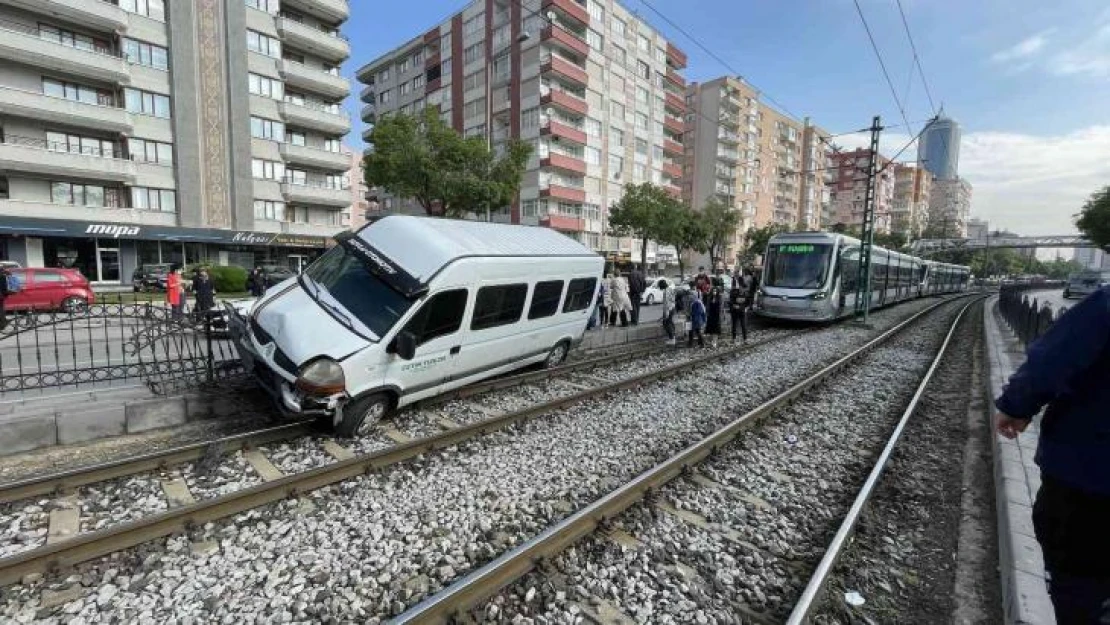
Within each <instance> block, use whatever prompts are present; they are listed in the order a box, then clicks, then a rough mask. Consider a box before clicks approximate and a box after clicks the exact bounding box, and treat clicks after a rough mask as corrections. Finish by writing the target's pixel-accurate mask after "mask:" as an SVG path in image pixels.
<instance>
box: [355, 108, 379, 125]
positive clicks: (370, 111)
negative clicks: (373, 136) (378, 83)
mask: <svg viewBox="0 0 1110 625" xmlns="http://www.w3.org/2000/svg"><path fill="white" fill-rule="evenodd" d="M359 119H361V120H362V121H364V122H366V123H367V124H374V123H377V121H378V108H377V107H376V106H375V105H373V104H367V105H365V106H363V107H362V110H361V111H359Z"/></svg>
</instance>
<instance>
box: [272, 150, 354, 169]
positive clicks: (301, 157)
mask: <svg viewBox="0 0 1110 625" xmlns="http://www.w3.org/2000/svg"><path fill="white" fill-rule="evenodd" d="M278 149H279V151H280V153H281V158H283V159H284V160H285V162H286V163H291V164H294V165H307V166H309V167H316V168H319V169H324V170H327V171H333V172H344V171H347V170H348V169H350V168H351V157H350V156H348V155H347V154H343V153H342V152H331V151H329V150H321V149H320V148H310V147H308V146H304V145H293V144H292V143H282V144H281V146H280V147H279V148H278Z"/></svg>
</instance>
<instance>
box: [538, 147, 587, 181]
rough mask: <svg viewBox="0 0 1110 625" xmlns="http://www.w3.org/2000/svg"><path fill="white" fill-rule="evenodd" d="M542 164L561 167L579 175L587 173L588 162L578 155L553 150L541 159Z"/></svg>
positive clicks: (542, 165)
mask: <svg viewBox="0 0 1110 625" xmlns="http://www.w3.org/2000/svg"><path fill="white" fill-rule="evenodd" d="M540 166H541V167H552V168H555V169H560V170H562V171H565V172H570V173H573V174H577V175H579V176H585V175H586V162H585V161H583V160H582V159H580V158H578V157H576V156H570V155H567V154H556V153H554V152H552V153H550V154H548V155H547V157H546V158H543V159H540Z"/></svg>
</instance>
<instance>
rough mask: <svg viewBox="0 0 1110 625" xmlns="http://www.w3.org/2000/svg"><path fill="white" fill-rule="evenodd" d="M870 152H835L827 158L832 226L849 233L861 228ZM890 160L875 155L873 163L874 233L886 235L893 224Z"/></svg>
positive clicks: (866, 150)
mask: <svg viewBox="0 0 1110 625" xmlns="http://www.w3.org/2000/svg"><path fill="white" fill-rule="evenodd" d="M870 155H871V150H870V149H864V148H861V149H858V150H852V151H850V152H836V153H834V154H833V155H832V157H831V162H832V166H831V169H830V171H831V172H832V173H831V175H830V180H831V181H832V182H831V184H832V194H831V195H832V197H831V208H830V212H831V214H832V223H833V224H842V225H844V226H846V227H847V228H848V229H849V230H850V231H856V232H858V231H859V230H860V229H861V228H862V227H863V212H864V207H865V202H866V193H867V164H868V161H869V159H870ZM889 164H890V159H888V158H886V157H885V156H883V155H881V154H878V155H876V159H875V169H876V171H877V172H879V173H878V174H877V175H876V176H875V232H876V233H878V234H889V233H890V232H891V226H892V224H893V219H894V217H893V214H892V211H893V207H894V188H895V183H894V180H895V178H894V169H893V167H889V166H888V165H889Z"/></svg>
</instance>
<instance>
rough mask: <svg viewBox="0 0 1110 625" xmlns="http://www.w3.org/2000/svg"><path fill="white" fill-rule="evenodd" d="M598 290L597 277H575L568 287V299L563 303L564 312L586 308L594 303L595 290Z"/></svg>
mask: <svg viewBox="0 0 1110 625" xmlns="http://www.w3.org/2000/svg"><path fill="white" fill-rule="evenodd" d="M596 291H597V278H575V279H574V280H571V281H570V286H568V287H567V301H566V302H565V303H564V304H563V312H565V313H568V312H575V311H577V310H586V309H587V308H589V307H590V304H591V303H593V299H594V292H596Z"/></svg>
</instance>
